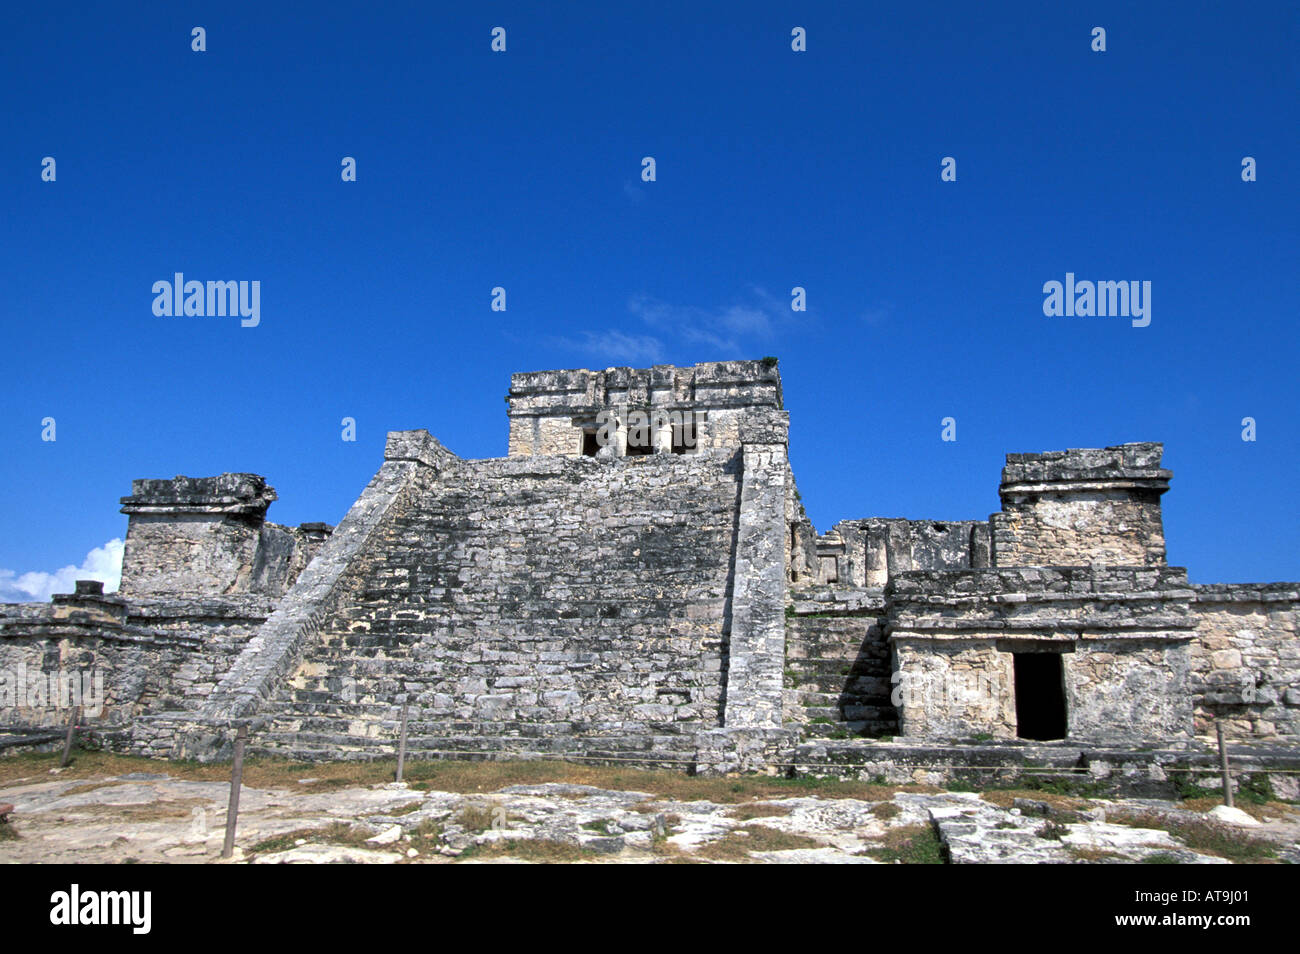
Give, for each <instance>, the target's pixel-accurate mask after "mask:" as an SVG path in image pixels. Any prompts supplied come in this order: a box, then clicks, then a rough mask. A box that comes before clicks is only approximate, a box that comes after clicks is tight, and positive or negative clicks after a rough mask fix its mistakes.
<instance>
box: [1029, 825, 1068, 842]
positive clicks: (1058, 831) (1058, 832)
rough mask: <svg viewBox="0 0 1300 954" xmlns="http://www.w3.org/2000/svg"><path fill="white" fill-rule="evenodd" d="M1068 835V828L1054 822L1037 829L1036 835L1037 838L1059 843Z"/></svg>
mask: <svg viewBox="0 0 1300 954" xmlns="http://www.w3.org/2000/svg"><path fill="white" fill-rule="evenodd" d="M1069 833H1070V829H1069V827H1068V826H1066V825H1060V824H1057V823H1056V822H1054V821H1049V822H1048V823H1047V824H1046V825H1044V826H1043V827H1042V828H1040V829H1038V833H1037V834H1038V837H1039V838H1050V839H1052V840H1053V841H1060V840H1061V839H1062V838H1064V837H1065V836H1066V835H1068V834H1069Z"/></svg>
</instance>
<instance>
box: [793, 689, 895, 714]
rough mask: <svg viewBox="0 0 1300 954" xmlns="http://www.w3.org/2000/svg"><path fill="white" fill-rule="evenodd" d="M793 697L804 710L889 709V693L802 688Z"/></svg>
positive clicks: (890, 704)
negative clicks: (847, 707) (859, 707)
mask: <svg viewBox="0 0 1300 954" xmlns="http://www.w3.org/2000/svg"><path fill="white" fill-rule="evenodd" d="M795 697H796V699H797V702H798V705H800V706H802V707H803V708H805V709H809V708H812V709H824V708H832V709H835V708H841V709H842V708H843V707H844V706H846V705H849V706H877V707H881V708H884V707H891V706H892V703H891V702H890V698H889V693H887V692H882V693H870V694H868V693H844V692H837V691H835V690H833V689H832V690H830V691H827V692H821V691H818V690H816V689H805V688H803V687H802V686H801V687H799V688H798V689H796V690H795Z"/></svg>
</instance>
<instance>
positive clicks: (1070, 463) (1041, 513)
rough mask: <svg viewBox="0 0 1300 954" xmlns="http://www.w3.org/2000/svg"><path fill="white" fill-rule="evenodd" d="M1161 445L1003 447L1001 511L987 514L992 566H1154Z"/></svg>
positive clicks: (1161, 542)
mask: <svg viewBox="0 0 1300 954" xmlns="http://www.w3.org/2000/svg"><path fill="white" fill-rule="evenodd" d="M1162 453H1163V445H1161V444H1153V443H1145V444H1122V445H1119V446H1117V447H1106V448H1097V449H1094V448H1088V449H1083V450H1066V451H1049V452H1047V453H1043V454H1008V455H1007V464H1006V467H1005V468H1004V469H1003V471H1002V486H1001V488H1000V490H999V493H1000V495H1001V498H1002V512H1001V513H996V514H994V515H993V516H992V517H991V518H990V525H991V527H992V562H993V563H994V564H995V565H997V566H1058V565H1061V566H1067V565H1068V566H1077V565H1080V564H1086V563H1102V564H1108V565H1114V566H1135V565H1136V566H1142V565H1149V566H1158V565H1160V564H1163V563H1164V562H1165V537H1164V523H1163V520H1162V519H1161V514H1160V495H1161V494H1163V493H1164V492H1165V491H1166V490H1168V489H1169V479H1170V477H1171V476H1172V474H1171V473H1170V472H1169V471H1167V470H1164V469H1163V468H1161V466H1160V458H1161V455H1162Z"/></svg>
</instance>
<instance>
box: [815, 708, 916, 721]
mask: <svg viewBox="0 0 1300 954" xmlns="http://www.w3.org/2000/svg"><path fill="white" fill-rule="evenodd" d="M804 715H805V716H807V717H808V720H809V721H811V720H813V719H829V720H830V721H831V722H862V721H865V722H886V721H890V720H894V721H896V720H897V719H898V710H896V709H895V708H894V707H893V706H865V705H844V706H807V707H805V708H804Z"/></svg>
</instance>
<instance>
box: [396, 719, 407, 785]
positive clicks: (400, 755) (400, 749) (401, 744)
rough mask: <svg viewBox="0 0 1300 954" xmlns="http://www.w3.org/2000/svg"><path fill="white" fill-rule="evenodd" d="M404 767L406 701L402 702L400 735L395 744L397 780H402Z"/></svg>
mask: <svg viewBox="0 0 1300 954" xmlns="http://www.w3.org/2000/svg"><path fill="white" fill-rule="evenodd" d="M405 767H406V700H405V699H403V700H402V735H401V738H400V739H399V740H398V743H397V780H398V781H399V782H400V781H401V780H402V769H403V768H405Z"/></svg>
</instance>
